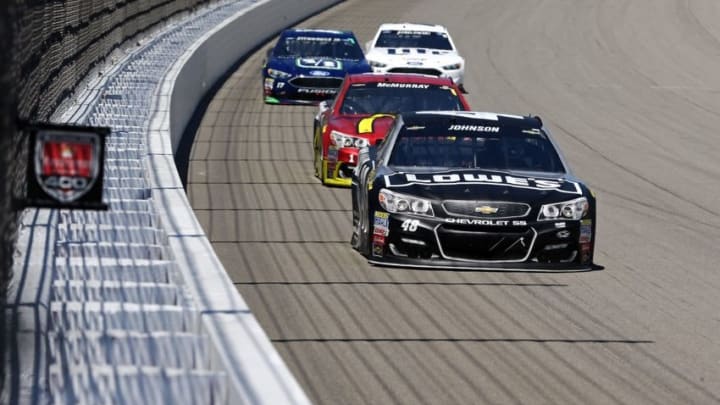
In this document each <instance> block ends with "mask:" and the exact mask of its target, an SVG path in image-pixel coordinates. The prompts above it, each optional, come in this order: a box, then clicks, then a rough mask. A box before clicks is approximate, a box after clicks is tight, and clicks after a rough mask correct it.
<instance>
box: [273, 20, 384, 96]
mask: <svg viewBox="0 0 720 405" xmlns="http://www.w3.org/2000/svg"><path fill="white" fill-rule="evenodd" d="M370 71H372V69H371V68H370V65H369V64H368V62H367V60H365V55H364V54H363V51H362V49H361V48H360V46H359V45H358V42H357V39H356V38H355V35H354V34H353V33H352V32H351V31H331V30H317V29H289V30H285V31H283V32H282V34H280V39H278V42H277V44H275V47H274V48H272V49H270V50H268V53H267V59H266V61H265V64H264V65H263V69H262V75H263V94H264V96H265V103H267V104H317V103H319V102H320V101H322V100H327V99H330V98H333V97H334V96H335V93H337V90H338V88H339V87H340V84H341V83H342V81H343V79H344V78H345V75H346V74H353V73H365V72H370Z"/></svg>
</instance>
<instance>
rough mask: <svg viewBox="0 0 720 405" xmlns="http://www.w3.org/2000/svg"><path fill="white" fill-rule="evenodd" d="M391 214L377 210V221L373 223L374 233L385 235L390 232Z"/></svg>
mask: <svg viewBox="0 0 720 405" xmlns="http://www.w3.org/2000/svg"><path fill="white" fill-rule="evenodd" d="M389 225H390V215H388V213H387V212H382V211H375V222H374V223H373V235H376V236H383V244H384V243H385V241H384V237H385V236H387V235H388V234H390V227H389Z"/></svg>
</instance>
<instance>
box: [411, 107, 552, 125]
mask: <svg viewBox="0 0 720 405" xmlns="http://www.w3.org/2000/svg"><path fill="white" fill-rule="evenodd" d="M401 116H402V120H403V122H404V124H405V126H412V125H422V124H423V123H425V124H427V123H442V122H447V123H448V124H453V125H470V126H472V125H479V124H485V123H488V122H492V123H493V125H498V126H500V127H503V126H513V127H524V128H538V129H539V128H541V127H542V121H541V120H540V118H539V117H531V116H521V115H512V114H498V113H493V112H480V111H417V112H411V113H402V114H401Z"/></svg>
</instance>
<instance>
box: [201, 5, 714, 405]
mask: <svg viewBox="0 0 720 405" xmlns="http://www.w3.org/2000/svg"><path fill="white" fill-rule="evenodd" d="M395 21H400V22H402V21H413V22H433V23H440V24H444V25H447V26H448V27H449V28H450V32H451V34H453V36H454V38H455V42H456V44H457V45H458V47H459V48H460V50H461V51H462V52H463V54H464V56H465V57H466V58H467V66H468V70H467V73H466V81H465V82H466V87H467V89H468V91H469V92H470V94H469V102H470V104H471V106H472V107H473V108H474V109H476V110H489V111H498V112H509V113H523V114H524V113H533V114H539V115H541V116H542V117H543V119H544V121H545V123H546V125H547V126H548V127H549V128H550V129H551V130H552V131H553V134H554V135H555V138H556V139H557V140H558V142H559V143H560V144H561V146H562V149H563V152H564V153H565V155H566V158H567V159H568V160H569V162H570V164H571V165H572V167H573V168H574V170H575V172H576V173H577V174H578V175H580V177H581V178H583V179H584V180H586V181H587V182H588V183H589V185H590V186H591V187H592V188H593V189H594V191H595V193H596V194H597V197H598V201H599V218H598V224H599V225H598V235H597V246H596V248H597V252H596V255H595V259H596V262H597V263H598V264H599V265H601V266H603V267H604V270H601V271H594V272H588V273H569V274H533V273H489V272H452V271H422V270H407V269H388V268H381V267H373V266H369V265H368V264H367V263H366V262H365V260H364V259H363V258H362V257H361V256H359V255H358V254H357V253H355V252H354V251H353V250H351V248H350V245H349V243H348V241H349V239H350V232H351V226H350V222H351V212H350V207H351V205H350V192H349V190H347V189H330V188H325V187H322V186H321V185H320V184H319V182H318V181H317V180H316V179H315V178H314V177H313V168H312V148H311V140H312V134H311V131H312V126H311V125H312V118H313V115H314V113H315V111H316V108H315V107H297V106H287V107H286V106H266V105H264V104H263V103H262V101H261V100H262V99H261V80H260V73H259V72H260V66H261V63H262V60H263V55H264V50H265V49H266V47H264V48H263V49H261V50H260V51H258V52H257V53H256V54H254V55H251V56H250V57H249V58H248V59H247V61H246V62H245V63H244V64H243V65H242V66H240V68H239V70H238V71H237V72H236V73H235V74H234V75H233V76H232V77H231V78H230V79H229V80H228V81H227V83H226V84H225V85H224V87H222V88H221V89H220V90H219V92H218V93H217V95H216V97H215V98H214V99H213V101H212V102H211V104H210V106H209V108H208V111H207V113H206V115H205V116H204V118H203V120H202V123H201V125H200V128H199V130H198V132H197V136H196V139H195V143H194V145H193V149H192V152H191V161H190V164H189V172H188V178H189V183H188V194H189V196H190V198H191V203H192V205H193V207H194V209H195V211H196V213H197V216H198V218H199V219H200V221H201V222H202V223H203V225H204V227H205V229H206V231H207V234H208V236H209V238H210V239H211V241H212V243H213V245H214V247H215V249H216V251H217V253H218V255H219V256H220V258H221V259H222V261H223V263H224V264H225V267H226V268H227V271H228V273H229V275H230V277H231V278H232V279H233V281H234V282H235V283H236V284H237V288H238V289H239V290H240V292H241V293H242V295H243V297H244V298H245V299H246V300H247V301H248V303H249V304H250V307H251V308H252V309H253V311H254V312H255V314H256V315H257V317H258V319H259V320H260V322H261V323H262V325H263V327H264V328H265V330H266V331H267V333H268V335H269V336H270V338H271V339H272V340H273V341H274V342H275V345H276V347H277V348H278V350H279V351H280V353H281V354H282V355H283V357H284V359H285V360H286V361H287V363H288V364H289V366H290V368H291V369H292V370H293V372H294V373H295V375H296V376H297V378H298V379H299V381H300V383H301V384H302V385H303V387H304V388H305V390H306V392H307V393H308V395H309V396H310V397H311V398H312V399H313V400H314V401H315V402H317V403H322V404H340V403H343V404H359V403H371V404H387V403H406V404H446V403H457V404H475V403H495V404H506V403H530V404H540V403H545V404H588V403H626V404H691V403H692V404H710V403H720V248H718V245H720V74H719V72H720V2H718V1H717V0H613V1H568V0H504V1H497V0H485V1H480V0H453V1H452V2H439V1H430V0H424V1H420V0H394V1H385V0H362V1H360V0H350V1H347V2H345V3H343V4H341V5H340V6H338V7H336V8H333V9H331V10H328V11H326V12H325V13H323V14H321V15H318V16H316V17H314V18H312V19H310V20H309V21H306V22H305V23H304V24H302V25H303V26H306V27H322V28H343V29H352V30H354V31H355V33H356V35H357V36H358V38H359V39H360V41H361V42H362V43H364V42H365V41H367V40H369V39H370V37H371V35H372V34H373V33H374V31H375V29H376V28H377V26H378V25H379V24H380V23H382V22H395Z"/></svg>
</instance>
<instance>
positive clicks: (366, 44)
mask: <svg viewBox="0 0 720 405" xmlns="http://www.w3.org/2000/svg"><path fill="white" fill-rule="evenodd" d="M370 48H372V41H367V42H365V53H367V52H370Z"/></svg>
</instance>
